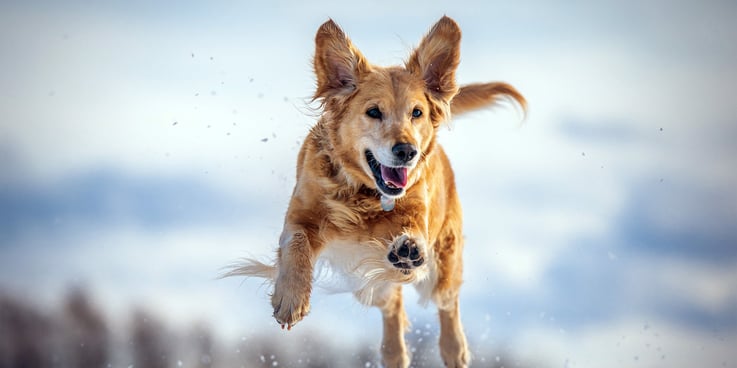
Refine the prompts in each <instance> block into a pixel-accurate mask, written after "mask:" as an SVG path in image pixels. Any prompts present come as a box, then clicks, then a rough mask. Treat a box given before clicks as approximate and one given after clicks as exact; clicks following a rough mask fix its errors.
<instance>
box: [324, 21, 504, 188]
mask: <svg viewBox="0 0 737 368" xmlns="http://www.w3.org/2000/svg"><path fill="white" fill-rule="evenodd" d="M460 40H461V31H460V29H459V27H458V25H457V24H456V23H455V22H454V21H453V20H452V19H450V18H448V17H443V18H442V19H440V20H439V21H438V22H437V23H436V24H435V25H434V26H433V27H432V29H431V30H430V32H429V33H428V34H427V35H426V36H425V37H424V39H423V40H422V41H421V42H420V45H419V46H418V47H417V48H416V49H414V50H413V51H412V53H411V55H410V57H409V59H408V60H407V61H406V62H405V64H404V65H403V66H393V67H379V66H375V65H371V64H370V63H369V62H368V61H367V60H366V59H365V58H364V56H363V55H362V54H361V52H360V51H359V50H358V49H357V48H356V47H354V46H353V44H352V43H351V41H350V40H349V39H348V37H346V35H345V34H344V33H343V31H342V30H341V29H340V28H339V27H338V26H337V25H336V24H335V23H334V22H333V21H332V20H329V21H327V22H325V23H324V24H323V25H322V26H321V27H320V29H319V30H318V32H317V35H316V37H315V43H316V50H315V57H314V67H315V74H316V75H317V90H316V92H315V95H314V98H315V100H318V101H320V103H321V106H322V108H323V110H324V111H323V113H324V117H323V119H324V123H325V124H326V125H327V126H326V128H327V134H328V138H329V145H330V147H329V151H331V156H332V157H331V158H332V160H334V161H335V162H336V164H337V166H338V167H339V168H340V169H341V170H342V171H343V174H344V175H345V177H346V178H347V179H348V180H349V181H351V182H352V183H353V184H362V185H365V186H367V187H369V188H376V189H377V190H378V191H379V192H380V193H381V194H382V195H383V196H385V197H388V198H398V197H401V196H402V195H404V193H405V191H406V189H407V188H409V187H410V186H412V185H413V184H414V183H415V182H417V179H418V176H419V175H420V173H419V172H420V171H421V170H418V169H417V168H418V164H420V163H421V162H422V161H423V160H424V159H425V158H426V157H427V156H428V155H430V154H431V153H432V151H433V148H434V147H435V137H436V130H437V128H438V127H439V126H440V125H441V124H442V123H443V122H444V121H445V120H447V119H448V118H449V116H450V113H451V101H452V100H453V98H454V96H456V94H457V93H458V90H459V89H458V86H457V85H456V81H455V71H456V68H457V67H458V64H459V59H460ZM502 93H503V92H502ZM471 102H472V101H471Z"/></svg>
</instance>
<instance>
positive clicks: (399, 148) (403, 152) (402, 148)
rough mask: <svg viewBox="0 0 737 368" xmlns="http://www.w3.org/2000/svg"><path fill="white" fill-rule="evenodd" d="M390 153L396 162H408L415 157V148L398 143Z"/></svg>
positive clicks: (407, 144)
mask: <svg viewBox="0 0 737 368" xmlns="http://www.w3.org/2000/svg"><path fill="white" fill-rule="evenodd" d="M392 153H394V157H396V158H397V159H398V160H400V161H402V162H409V161H412V159H413V158H415V156H417V148H415V146H413V145H411V144H409V143H399V144H396V145H394V147H392Z"/></svg>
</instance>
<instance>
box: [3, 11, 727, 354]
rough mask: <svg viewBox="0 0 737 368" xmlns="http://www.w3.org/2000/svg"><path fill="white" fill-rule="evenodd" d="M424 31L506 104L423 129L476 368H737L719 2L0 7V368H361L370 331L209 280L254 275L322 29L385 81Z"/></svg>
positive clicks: (427, 336)
mask: <svg viewBox="0 0 737 368" xmlns="http://www.w3.org/2000/svg"><path fill="white" fill-rule="evenodd" d="M443 14H447V15H449V16H451V17H452V18H454V19H455V20H456V21H457V22H458V23H459V24H460V26H461V28H462V30H463V32H464V36H463V41H462V48H461V50H462V62H461V66H460V69H459V71H458V79H459V82H461V83H471V82H480V81H494V80H501V81H506V82H509V83H511V84H512V85H514V86H516V87H517V88H518V89H519V90H520V91H521V92H522V93H523V94H524V95H525V96H526V97H527V99H528V101H529V104H530V110H529V115H528V118H527V120H526V121H525V122H524V123H520V120H521V114H520V113H519V112H518V111H515V108H514V107H513V106H509V105H502V106H500V107H497V108H495V109H492V110H488V111H482V112H477V113H474V114H470V115H467V116H463V117H459V118H458V119H455V120H454V121H453V123H452V124H450V126H449V128H447V129H446V128H443V129H442V131H441V132H440V137H439V139H440V141H441V143H442V144H443V145H444V146H445V148H446V150H447V151H448V153H449V156H450V157H451V161H452V162H453V165H454V169H455V172H456V180H457V184H458V189H459V191H460V196H461V199H462V201H463V204H464V211H465V213H464V217H465V235H466V248H465V261H466V267H465V284H464V288H463V289H462V293H461V309H462V319H463V321H464V324H465V327H466V331H467V334H468V337H469V340H470V344H471V347H472V351H473V354H474V358H475V360H474V366H478V367H502V366H504V367H530V366H534V367H599V368H606V367H737V353H735V349H734V347H735V346H737V189H736V188H737V144H735V143H736V142H737V107H736V102H737V100H736V98H737V23H736V22H735V16H737V3H735V2H733V1H700V2H694V1H680V0H676V1H664V0H655V1H645V2H641V1H595V2H574V1H571V2H547V1H520V2H509V1H504V2H502V1H478V2H468V1H453V2H447V1H442V2H441V1H407V2H404V1H402V2H397V1H366V2H362V3H358V4H348V3H345V2H338V1H322V0H318V1H311V2H296V1H294V2H286V1H272V2H266V1H264V2H249V1H222V2H221V1H213V2H201V1H183V2H149V1H137V0H134V1H97V2H86V1H74V0H71V1H61V2H59V1H5V2H3V3H2V4H1V5H0V50H2V57H1V58H0V86H2V88H0V367H48V366H57V367H211V366H212V367H260V366H269V367H276V366H279V367H351V366H356V367H376V366H378V364H379V361H380V360H379V357H378V350H379V344H380V339H381V327H380V326H381V325H380V321H381V317H380V314H379V312H378V311H377V310H374V309H369V308H365V307H362V306H360V305H359V304H358V303H357V302H355V301H354V300H353V299H352V297H351V296H350V295H347V294H331V293H330V292H327V291H323V290H321V289H319V288H318V289H317V290H316V291H315V293H314V295H313V297H312V304H313V306H312V312H311V314H310V316H309V317H307V318H306V319H305V320H304V321H303V322H302V323H300V324H299V325H298V326H297V327H296V328H295V330H293V331H291V332H285V331H282V330H280V329H279V328H278V326H277V325H276V323H275V322H274V321H273V319H272V318H271V310H270V306H269V305H270V303H269V297H268V293H269V291H270V290H269V288H268V286H267V285H263V283H262V282H261V281H260V280H243V279H237V278H231V279H224V280H219V279H217V276H218V275H219V274H220V273H221V272H222V269H223V267H225V266H228V265H230V264H232V263H233V262H235V261H237V260H238V259H239V258H241V257H247V256H255V257H257V258H261V259H264V260H268V259H270V258H271V257H272V256H273V251H274V249H275V247H276V245H277V239H278V236H279V233H280V232H281V225H282V222H283V215H284V213H285V210H286V206H287V203H288V202H287V201H288V199H289V196H290V194H291V190H292V186H293V185H294V169H295V160H296V155H297V151H298V148H299V145H300V143H301V141H302V139H303V138H304V137H305V136H306V134H307V132H308V130H309V128H310V126H311V125H312V124H313V123H314V121H315V114H314V112H313V111H312V110H311V109H310V106H309V97H310V96H311V94H312V91H313V87H314V80H313V75H312V68H311V57H312V52H313V37H314V33H315V31H316V30H317V28H318V27H319V25H320V24H321V23H322V22H324V21H325V20H327V19H328V18H329V17H331V18H333V19H334V20H335V21H336V22H338V23H339V24H340V25H341V26H342V27H343V28H344V30H345V31H346V33H347V34H348V35H349V36H350V37H351V38H352V40H353V42H354V43H355V44H356V45H357V46H358V47H359V48H360V49H361V50H362V51H363V53H364V54H365V55H366V56H367V57H368V59H369V60H370V61H372V62H373V63H376V64H381V65H390V64H399V63H402V61H403V60H404V58H406V56H407V55H408V52H409V51H410V50H411V48H412V47H413V46H414V45H416V44H417V43H418V42H419V40H420V38H421V37H422V35H423V34H424V33H425V32H426V31H427V30H428V29H429V27H430V26H431V25H432V24H433V23H434V22H435V21H436V20H437V19H439V18H440V17H441V16H442V15H443ZM313 107H314V106H313ZM406 289H407V290H406V292H405V295H406V298H407V299H406V305H407V309H408V313H409V316H410V319H411V321H412V323H413V325H412V329H411V331H409V332H408V334H407V338H408V340H409V344H410V349H411V350H412V352H413V353H414V360H413V366H417V367H421V366H422V367H436V366H440V365H441V363H440V360H439V358H438V355H439V354H438V351H437V348H436V344H437V335H438V327H437V322H436V312H435V309H434V307H432V306H430V307H428V308H423V307H421V306H418V305H417V304H416V303H415V300H416V294H415V293H414V291H413V290H412V289H411V288H406Z"/></svg>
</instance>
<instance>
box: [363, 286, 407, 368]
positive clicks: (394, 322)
mask: <svg viewBox="0 0 737 368" xmlns="http://www.w3.org/2000/svg"><path fill="white" fill-rule="evenodd" d="M371 304H372V305H374V306H376V307H378V308H379V309H381V316H382V319H383V321H384V336H383V338H382V339H381V361H382V364H383V366H384V367H386V368H406V367H409V363H410V356H409V354H407V345H406V344H405V342H404V333H405V332H406V331H407V329H409V321H408V320H407V315H406V314H405V312H404V304H403V302H402V286H401V285H395V286H390V290H389V291H388V292H386V293H385V297H379V298H375V299H374V300H372V302H371Z"/></svg>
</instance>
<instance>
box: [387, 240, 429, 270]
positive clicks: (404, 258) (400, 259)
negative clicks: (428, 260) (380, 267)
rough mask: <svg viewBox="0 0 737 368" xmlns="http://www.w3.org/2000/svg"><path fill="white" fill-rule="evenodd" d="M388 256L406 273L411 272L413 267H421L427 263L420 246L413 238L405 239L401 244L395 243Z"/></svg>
mask: <svg viewBox="0 0 737 368" xmlns="http://www.w3.org/2000/svg"><path fill="white" fill-rule="evenodd" d="M386 258H387V259H388V260H389V262H391V264H392V265H394V267H396V268H399V269H401V270H402V272H404V273H409V272H410V270H412V269H413V268H416V267H420V266H422V264H423V263H425V259H424V258H423V257H422V254H421V253H420V248H419V247H418V246H417V243H416V242H415V241H414V240H413V239H411V238H406V239H404V240H403V241H401V243H400V244H399V246H397V245H396V244H395V245H394V246H393V247H392V248H391V250H390V251H389V254H388V255H387V257H386Z"/></svg>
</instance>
